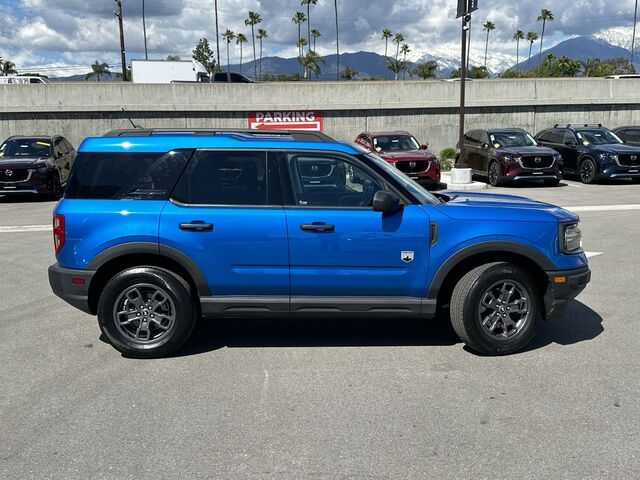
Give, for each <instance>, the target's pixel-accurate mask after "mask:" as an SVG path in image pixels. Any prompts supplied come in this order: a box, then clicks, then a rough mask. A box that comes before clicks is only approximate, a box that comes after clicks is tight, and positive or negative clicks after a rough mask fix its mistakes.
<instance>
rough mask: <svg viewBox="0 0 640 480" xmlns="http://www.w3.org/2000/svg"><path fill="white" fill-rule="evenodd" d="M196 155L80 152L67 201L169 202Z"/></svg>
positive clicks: (73, 171)
mask: <svg viewBox="0 0 640 480" xmlns="http://www.w3.org/2000/svg"><path fill="white" fill-rule="evenodd" d="M192 153H193V151H192V150H177V151H171V152H168V153H90V152H83V153H80V154H78V157H77V159H76V161H75V162H74V165H73V168H72V171H71V176H70V177H69V181H68V185H67V189H66V191H65V198H84V199H107V200H121V199H141V200H166V199H168V198H169V196H170V195H171V192H172V191H173V188H174V187H175V185H176V183H177V182H178V179H179V178H180V175H181V174H182V172H183V170H184V168H185V167H186V165H187V162H188V161H189V158H190V157H191V154H192Z"/></svg>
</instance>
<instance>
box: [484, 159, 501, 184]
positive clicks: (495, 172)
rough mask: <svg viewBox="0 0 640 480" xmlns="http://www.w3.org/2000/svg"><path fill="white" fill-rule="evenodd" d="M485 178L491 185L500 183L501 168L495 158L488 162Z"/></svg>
mask: <svg viewBox="0 0 640 480" xmlns="http://www.w3.org/2000/svg"><path fill="white" fill-rule="evenodd" d="M487 178H488V179H489V184H490V185H491V186H492V187H499V186H500V184H501V183H502V169H501V168H500V164H499V163H498V162H496V161H495V160H494V161H492V162H490V163H489V168H488V169H487Z"/></svg>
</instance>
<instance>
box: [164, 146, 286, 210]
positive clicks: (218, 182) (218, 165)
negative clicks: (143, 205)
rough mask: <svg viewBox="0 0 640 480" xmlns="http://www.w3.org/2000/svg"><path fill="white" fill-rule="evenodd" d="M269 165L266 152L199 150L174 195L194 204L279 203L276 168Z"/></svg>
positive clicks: (280, 201) (177, 198)
mask: <svg viewBox="0 0 640 480" xmlns="http://www.w3.org/2000/svg"><path fill="white" fill-rule="evenodd" d="M269 166H270V168H269V169H267V152H260V151H256V152H224V151H210V152H207V151H202V152H198V153H196V155H195V157H194V160H193V162H192V164H191V165H190V167H189V168H188V169H187V171H186V172H185V174H184V175H183V178H182V179H181V180H180V184H179V185H178V187H177V188H176V191H175V193H174V195H173V198H175V199H176V200H178V201H180V202H183V203H187V204H193V205H282V199H281V198H280V195H279V191H278V189H277V185H278V181H277V171H276V170H275V168H273V167H271V162H269ZM270 187H271V189H270ZM270 190H271V191H270Z"/></svg>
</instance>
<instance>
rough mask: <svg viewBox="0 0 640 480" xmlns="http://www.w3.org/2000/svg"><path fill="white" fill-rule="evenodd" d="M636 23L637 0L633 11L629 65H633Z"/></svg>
mask: <svg viewBox="0 0 640 480" xmlns="http://www.w3.org/2000/svg"><path fill="white" fill-rule="evenodd" d="M637 23H638V0H636V9H635V11H634V13H633V38H632V39H631V65H633V56H634V52H635V48H636V24H637Z"/></svg>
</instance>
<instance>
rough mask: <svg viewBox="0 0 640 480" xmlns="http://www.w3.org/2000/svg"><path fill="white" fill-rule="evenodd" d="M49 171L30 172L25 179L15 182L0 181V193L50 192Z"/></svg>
mask: <svg viewBox="0 0 640 480" xmlns="http://www.w3.org/2000/svg"><path fill="white" fill-rule="evenodd" d="M49 177H50V175H49V173H38V172H30V173H29V175H28V176H27V178H26V180H19V181H17V182H8V181H2V182H0V195H12V194H19V193H32V194H38V193H51V190H52V186H51V179H50V178H49Z"/></svg>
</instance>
